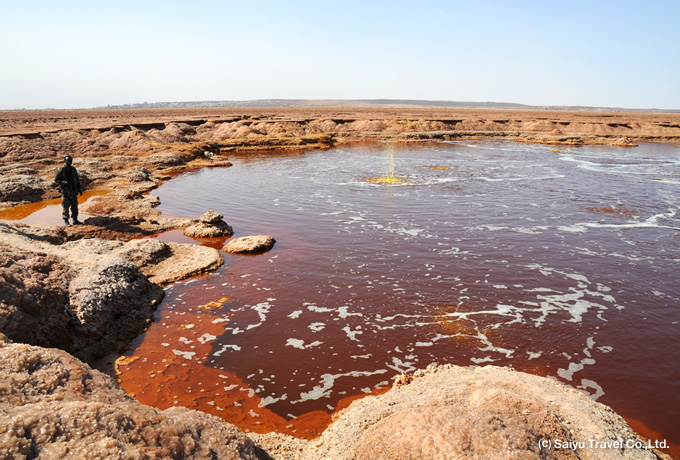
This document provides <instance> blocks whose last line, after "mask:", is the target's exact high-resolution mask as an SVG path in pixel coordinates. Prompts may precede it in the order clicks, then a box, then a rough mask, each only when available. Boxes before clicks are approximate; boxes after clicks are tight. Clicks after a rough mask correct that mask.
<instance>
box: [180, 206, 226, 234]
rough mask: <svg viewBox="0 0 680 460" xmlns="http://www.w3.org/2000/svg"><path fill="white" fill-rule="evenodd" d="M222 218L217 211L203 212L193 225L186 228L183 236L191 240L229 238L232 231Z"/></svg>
mask: <svg viewBox="0 0 680 460" xmlns="http://www.w3.org/2000/svg"><path fill="white" fill-rule="evenodd" d="M223 218H224V216H223V215H222V214H220V213H219V212H217V211H213V210H210V211H207V212H205V213H204V214H203V215H202V216H201V217H200V218H199V219H198V222H196V223H195V224H193V225H191V226H189V227H187V228H186V229H185V230H184V234H185V235H186V236H189V237H193V238H215V237H220V236H231V235H233V234H234V229H233V228H231V226H230V225H229V224H227V223H226V222H225V221H224V220H223Z"/></svg>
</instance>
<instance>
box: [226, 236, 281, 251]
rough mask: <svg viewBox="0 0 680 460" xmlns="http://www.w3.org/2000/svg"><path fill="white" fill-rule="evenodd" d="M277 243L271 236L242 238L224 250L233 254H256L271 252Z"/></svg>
mask: <svg viewBox="0 0 680 460" xmlns="http://www.w3.org/2000/svg"><path fill="white" fill-rule="evenodd" d="M275 243H276V240H275V239H274V238H272V237H271V236H266V235H255V236H242V237H240V238H234V239H233V240H230V241H229V242H227V244H225V245H224V248H222V250H223V251H224V252H229V253H232V254H254V253H260V252H265V251H268V250H270V249H271V248H273V247H274V244H275Z"/></svg>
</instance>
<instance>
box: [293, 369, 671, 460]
mask: <svg viewBox="0 0 680 460" xmlns="http://www.w3.org/2000/svg"><path fill="white" fill-rule="evenodd" d="M407 380H408V379H406V381H402V382H403V384H402V385H401V386H396V385H395V388H393V389H392V390H390V391H388V392H387V393H385V394H382V395H380V396H369V397H366V398H363V399H360V400H357V401H355V402H353V403H352V404H351V405H350V406H349V408H347V409H345V410H344V411H343V412H341V413H340V415H339V416H338V418H337V419H336V420H335V422H334V423H333V424H332V425H331V426H330V427H329V428H328V429H326V431H324V433H323V434H322V435H321V437H320V438H318V439H317V440H315V441H312V442H310V444H309V447H308V448H307V449H306V450H305V451H304V453H303V455H302V456H301V458H302V459H319V458H332V459H356V460H360V459H393V458H414V459H415V458H503V459H505V458H507V459H511V458H513V459H514V458H522V459H533V458H535V459H539V458H564V459H603V460H609V459H619V458H620V459H654V458H658V456H661V457H662V458H663V454H660V453H658V452H653V451H651V450H644V449H633V448H629V447H626V441H629V440H633V441H635V440H639V441H642V442H643V443H645V444H646V442H645V441H644V440H643V439H641V438H639V436H638V435H637V434H636V433H635V432H634V431H633V430H632V429H631V428H630V427H629V426H628V424H627V423H626V422H625V421H624V420H623V419H622V418H621V417H620V416H618V415H616V413H614V411H612V410H611V409H610V408H608V407H607V406H604V405H602V404H600V403H597V402H595V401H593V400H591V399H590V398H588V397H587V396H585V395H584V394H582V393H579V392H577V391H575V390H572V389H569V388H567V387H565V386H563V385H561V384H559V383H557V382H555V381H552V380H549V379H547V378H544V377H539V376H535V375H530V374H525V373H522V372H515V371H513V370H512V369H510V368H502V367H495V366H486V367H480V368H464V367H459V366H452V365H445V366H439V367H436V366H432V367H430V368H428V369H427V370H426V371H416V373H415V375H414V378H413V379H412V381H411V382H410V383H407ZM591 439H592V440H597V441H608V442H612V441H619V442H620V443H621V445H622V446H623V447H622V448H620V449H619V448H591V447H590V440H591ZM548 441H550V442H552V443H553V444H552V445H551V446H549V445H548ZM555 441H562V442H565V443H567V442H570V441H571V442H573V443H575V444H574V446H575V448H574V449H570V448H563V449H556V448H555V444H554V443H555ZM580 443H584V444H580Z"/></svg>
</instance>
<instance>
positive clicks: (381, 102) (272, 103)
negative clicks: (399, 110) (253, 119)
mask: <svg viewBox="0 0 680 460" xmlns="http://www.w3.org/2000/svg"><path fill="white" fill-rule="evenodd" d="M205 107H376V108H379V107H433V108H447V107H451V108H485V109H507V110H568V111H594V112H624V111H625V112H673V113H675V112H680V110H658V109H626V108H621V107H587V106H535V105H526V104H516V103H512V102H470V101H430V100H423V99H356V100H353V99H256V100H251V101H182V102H143V103H140V104H124V105H108V106H106V107H97V108H100V109H170V108H205Z"/></svg>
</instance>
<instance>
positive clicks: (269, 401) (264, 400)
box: [257, 393, 288, 407]
mask: <svg viewBox="0 0 680 460" xmlns="http://www.w3.org/2000/svg"><path fill="white" fill-rule="evenodd" d="M287 399H288V394H287V393H284V394H283V395H281V396H280V397H278V398H275V397H273V396H271V395H270V396H267V397H264V398H262V399H261V400H260V404H258V405H257V407H265V406H269V405H270V404H274V403H277V402H279V401H285V400H287Z"/></svg>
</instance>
